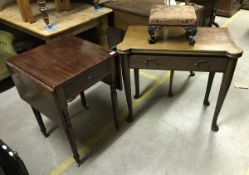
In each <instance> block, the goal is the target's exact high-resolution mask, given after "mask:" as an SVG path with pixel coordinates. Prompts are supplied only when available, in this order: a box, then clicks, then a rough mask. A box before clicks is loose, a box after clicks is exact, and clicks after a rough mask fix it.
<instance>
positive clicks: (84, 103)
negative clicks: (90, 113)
mask: <svg viewBox="0 0 249 175" xmlns="http://www.w3.org/2000/svg"><path fill="white" fill-rule="evenodd" d="M80 98H81V103H82V106H83V107H84V108H85V109H89V107H88V106H87V103H86V96H85V92H84V91H83V92H81V93H80Z"/></svg>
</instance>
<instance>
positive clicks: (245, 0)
mask: <svg viewBox="0 0 249 175" xmlns="http://www.w3.org/2000/svg"><path fill="white" fill-rule="evenodd" d="M241 8H243V9H246V10H249V0H242V1H241Z"/></svg>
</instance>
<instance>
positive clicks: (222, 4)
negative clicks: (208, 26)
mask: <svg viewBox="0 0 249 175" xmlns="http://www.w3.org/2000/svg"><path fill="white" fill-rule="evenodd" d="M240 1H241V0H219V1H218V9H217V14H218V15H220V16H227V17H231V16H232V15H234V14H235V13H236V12H237V11H238V10H239V9H240V7H241V2H240Z"/></svg>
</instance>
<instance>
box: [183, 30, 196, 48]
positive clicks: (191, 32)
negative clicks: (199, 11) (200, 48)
mask: <svg viewBox="0 0 249 175" xmlns="http://www.w3.org/2000/svg"><path fill="white" fill-rule="evenodd" d="M185 30H186V39H187V40H188V43H189V44H190V45H191V46H193V45H195V39H194V36H195V35H196V33H197V28H196V26H192V27H186V28H185Z"/></svg>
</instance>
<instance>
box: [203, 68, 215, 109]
mask: <svg viewBox="0 0 249 175" xmlns="http://www.w3.org/2000/svg"><path fill="white" fill-rule="evenodd" d="M214 76H215V72H210V73H209V76H208V83H207V90H206V94H205V98H204V101H203V104H204V105H206V106H209V105H210V102H209V94H210V91H211V88H212V84H213V80H214Z"/></svg>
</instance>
